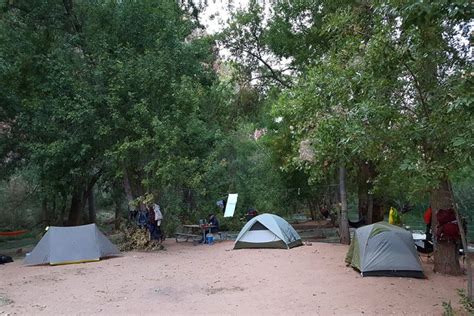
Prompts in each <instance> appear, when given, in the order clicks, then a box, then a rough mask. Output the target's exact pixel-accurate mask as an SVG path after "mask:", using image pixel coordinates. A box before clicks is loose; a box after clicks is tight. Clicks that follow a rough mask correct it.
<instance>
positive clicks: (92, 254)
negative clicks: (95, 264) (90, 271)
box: [23, 224, 120, 265]
mask: <svg viewBox="0 0 474 316" xmlns="http://www.w3.org/2000/svg"><path fill="white" fill-rule="evenodd" d="M119 254H120V251H119V250H118V249H117V247H116V246H115V245H114V244H112V243H111V242H110V240H108V239H107V237H105V236H104V234H102V233H101V232H100V230H99V229H98V228H97V226H96V225H95V224H89V225H82V226H71V227H54V226H53V227H50V228H49V229H48V231H47V232H46V234H45V235H44V236H43V238H41V240H40V241H39V243H38V244H37V245H36V247H35V248H34V249H33V251H31V253H29V254H28V255H27V256H26V258H25V260H24V261H23V264H26V265H36V264H50V265H57V264H68V263H80V262H88V261H98V260H100V258H104V257H110V256H115V255H119Z"/></svg>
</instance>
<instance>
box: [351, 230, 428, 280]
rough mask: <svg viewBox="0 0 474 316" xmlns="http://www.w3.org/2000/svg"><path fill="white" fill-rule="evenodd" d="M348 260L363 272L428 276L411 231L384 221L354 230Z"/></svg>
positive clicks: (402, 275) (368, 274)
mask: <svg viewBox="0 0 474 316" xmlns="http://www.w3.org/2000/svg"><path fill="white" fill-rule="evenodd" d="M346 263H348V264H350V265H351V266H352V267H353V268H355V269H357V270H359V271H360V273H361V275H362V276H401V277H415V278H424V277H425V276H424V274H423V269H422V267H421V262H420V259H419V257H418V254H417V252H416V248H415V243H414V241H413V238H412V235H411V233H410V232H409V231H407V230H405V229H403V228H400V227H398V226H394V225H390V224H388V223H385V222H379V223H375V224H372V225H367V226H363V227H361V228H358V229H357V230H356V231H355V233H354V237H353V239H352V242H351V246H350V248H349V251H348V252H347V256H346Z"/></svg>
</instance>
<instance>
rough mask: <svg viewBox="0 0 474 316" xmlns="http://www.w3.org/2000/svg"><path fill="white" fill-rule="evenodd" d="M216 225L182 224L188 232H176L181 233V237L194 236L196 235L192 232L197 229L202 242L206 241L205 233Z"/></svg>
mask: <svg viewBox="0 0 474 316" xmlns="http://www.w3.org/2000/svg"><path fill="white" fill-rule="evenodd" d="M214 227H216V226H214V225H209V224H203V225H196V224H191V225H183V228H186V229H187V230H188V232H185V233H178V234H177V237H178V235H181V236H183V237H186V236H189V237H196V236H198V235H196V234H194V233H193V232H196V231H199V233H200V234H202V240H203V243H206V233H207V232H208V231H209V232H211V229H212V228H214Z"/></svg>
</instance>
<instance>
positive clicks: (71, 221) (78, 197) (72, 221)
mask: <svg viewBox="0 0 474 316" xmlns="http://www.w3.org/2000/svg"><path fill="white" fill-rule="evenodd" d="M82 197H83V192H81V191H76V192H74V193H73V195H72V198H71V208H70V209H69V218H68V221H67V225H68V226H77V225H80V224H81V215H82V210H83V206H84V204H83V201H82Z"/></svg>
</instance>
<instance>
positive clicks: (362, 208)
mask: <svg viewBox="0 0 474 316" xmlns="http://www.w3.org/2000/svg"><path fill="white" fill-rule="evenodd" d="M357 179H358V181H357V200H358V211H359V219H360V218H365V219H366V220H368V221H369V219H368V214H367V213H368V208H369V207H368V206H369V190H370V187H369V181H370V170H369V165H368V164H367V163H366V162H365V161H363V162H361V163H360V164H359V170H358V176H357ZM370 221H371V222H372V218H371V219H370Z"/></svg>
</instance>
